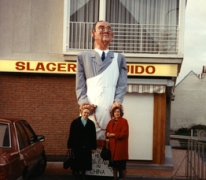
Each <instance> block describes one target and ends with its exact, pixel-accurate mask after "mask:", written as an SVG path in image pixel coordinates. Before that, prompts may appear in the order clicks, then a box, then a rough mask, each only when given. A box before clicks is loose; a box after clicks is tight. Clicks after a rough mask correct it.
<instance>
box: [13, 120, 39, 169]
mask: <svg viewBox="0 0 206 180" xmlns="http://www.w3.org/2000/svg"><path fill="white" fill-rule="evenodd" d="M16 129H17V137H18V142H19V151H20V152H19V153H20V156H21V158H23V159H24V161H25V164H26V166H27V169H28V172H29V173H30V172H31V171H32V168H33V167H34V164H35V156H36V153H35V149H34V147H33V144H31V142H30V139H29V136H28V134H27V133H26V131H25V129H24V127H23V125H22V122H21V121H18V122H16Z"/></svg>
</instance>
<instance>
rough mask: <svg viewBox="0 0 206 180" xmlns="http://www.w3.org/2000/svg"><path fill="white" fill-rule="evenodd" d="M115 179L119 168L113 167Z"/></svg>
mask: <svg viewBox="0 0 206 180" xmlns="http://www.w3.org/2000/svg"><path fill="white" fill-rule="evenodd" d="M113 175H114V180H117V169H116V168H113Z"/></svg>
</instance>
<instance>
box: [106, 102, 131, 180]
mask: <svg viewBox="0 0 206 180" xmlns="http://www.w3.org/2000/svg"><path fill="white" fill-rule="evenodd" d="M111 115H112V117H113V119H111V120H110V121H109V123H108V124H107V128H106V133H105V135H106V137H107V138H109V147H110V151H111V160H110V164H109V166H112V167H113V174H114V180H117V171H119V174H120V176H121V177H122V179H123V180H125V179H126V161H127V160H128V158H129V154H128V137H129V126H128V122H127V120H126V119H125V118H123V117H122V116H123V111H122V108H120V107H117V106H116V107H114V108H113V109H112V112H111Z"/></svg>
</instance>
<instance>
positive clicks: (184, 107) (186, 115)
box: [171, 68, 206, 131]
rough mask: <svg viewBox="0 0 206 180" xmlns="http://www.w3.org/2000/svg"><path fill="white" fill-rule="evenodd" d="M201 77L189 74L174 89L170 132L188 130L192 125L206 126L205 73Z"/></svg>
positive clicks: (192, 73)
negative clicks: (205, 108) (181, 129)
mask: <svg viewBox="0 0 206 180" xmlns="http://www.w3.org/2000/svg"><path fill="white" fill-rule="evenodd" d="M204 69H205V68H203V72H202V74H201V75H197V74H195V73H194V72H193V71H191V72H189V73H188V74H187V75H186V76H185V78H184V79H183V80H182V81H181V82H179V83H178V84H177V86H176V87H175V92H174V95H175V101H173V102H172V108H171V130H173V131H174V130H178V129H180V128H190V127H191V126H193V125H199V124H201V125H206V121H205V119H206V112H205V110H204V107H205V105H206V102H205V88H206V71H205V70H204Z"/></svg>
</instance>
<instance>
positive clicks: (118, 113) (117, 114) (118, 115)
mask: <svg viewBox="0 0 206 180" xmlns="http://www.w3.org/2000/svg"><path fill="white" fill-rule="evenodd" d="M114 117H115V118H119V117H120V110H119V109H116V110H115V111H114Z"/></svg>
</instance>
